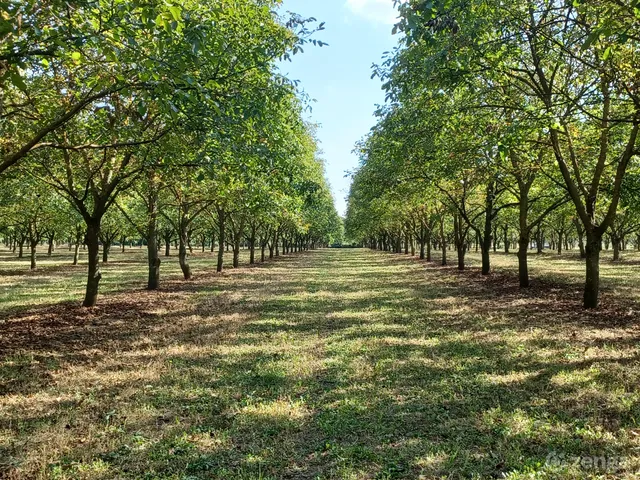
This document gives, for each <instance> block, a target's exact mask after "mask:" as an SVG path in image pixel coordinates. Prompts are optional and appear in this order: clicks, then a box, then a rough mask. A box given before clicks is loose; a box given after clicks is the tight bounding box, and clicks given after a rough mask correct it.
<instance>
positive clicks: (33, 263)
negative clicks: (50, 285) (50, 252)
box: [29, 240, 38, 270]
mask: <svg viewBox="0 0 640 480" xmlns="http://www.w3.org/2000/svg"><path fill="white" fill-rule="evenodd" d="M29 246H30V247H31V270H35V269H36V266H37V265H36V251H37V249H38V242H37V241H33V240H32V241H31V242H30V245H29Z"/></svg>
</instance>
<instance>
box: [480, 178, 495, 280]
mask: <svg viewBox="0 0 640 480" xmlns="http://www.w3.org/2000/svg"><path fill="white" fill-rule="evenodd" d="M494 196H495V183H494V182H491V183H490V184H489V185H488V186H487V197H486V201H485V220H484V237H483V238H482V239H481V245H480V247H481V250H482V275H489V273H491V257H490V254H489V251H490V250H491V240H492V238H491V236H492V223H493V215H494V213H493V201H494Z"/></svg>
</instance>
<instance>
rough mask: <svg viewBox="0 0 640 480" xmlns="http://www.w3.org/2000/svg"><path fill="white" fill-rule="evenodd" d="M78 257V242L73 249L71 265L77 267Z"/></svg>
mask: <svg viewBox="0 0 640 480" xmlns="http://www.w3.org/2000/svg"><path fill="white" fill-rule="evenodd" d="M79 257H80V242H76V245H75V249H74V251H73V264H74V265H78V260H79Z"/></svg>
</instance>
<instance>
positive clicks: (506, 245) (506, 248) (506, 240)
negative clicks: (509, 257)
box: [504, 226, 509, 253]
mask: <svg viewBox="0 0 640 480" xmlns="http://www.w3.org/2000/svg"><path fill="white" fill-rule="evenodd" d="M504 253H509V227H506V226H505V227H504Z"/></svg>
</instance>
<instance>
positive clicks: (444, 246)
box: [440, 218, 447, 266]
mask: <svg viewBox="0 0 640 480" xmlns="http://www.w3.org/2000/svg"><path fill="white" fill-rule="evenodd" d="M440 246H441V247H442V265H443V266H444V265H446V264H447V239H446V238H445V236H444V218H442V219H441V220H440Z"/></svg>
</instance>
